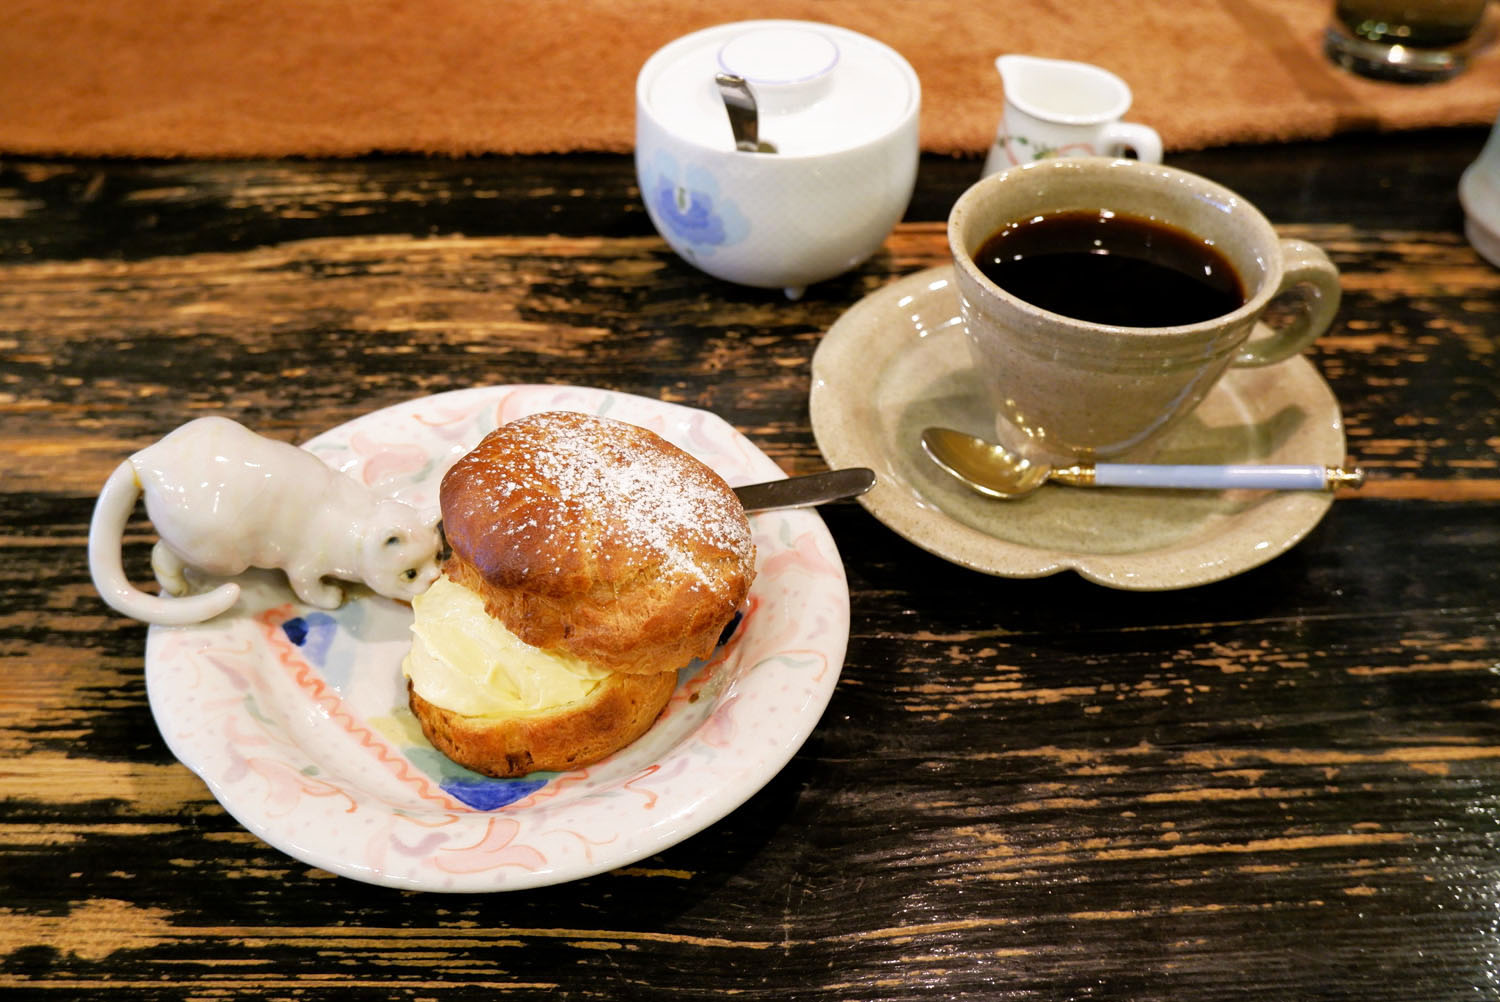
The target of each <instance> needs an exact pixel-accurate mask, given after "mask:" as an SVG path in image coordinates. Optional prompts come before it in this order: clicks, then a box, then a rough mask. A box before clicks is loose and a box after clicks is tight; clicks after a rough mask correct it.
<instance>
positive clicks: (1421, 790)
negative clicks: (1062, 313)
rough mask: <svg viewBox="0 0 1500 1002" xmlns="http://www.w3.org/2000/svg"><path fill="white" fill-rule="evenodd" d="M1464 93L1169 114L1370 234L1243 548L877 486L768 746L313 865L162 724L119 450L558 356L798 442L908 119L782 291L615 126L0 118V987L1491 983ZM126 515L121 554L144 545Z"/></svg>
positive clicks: (290, 424)
mask: <svg viewBox="0 0 1500 1002" xmlns="http://www.w3.org/2000/svg"><path fill="white" fill-rule="evenodd" d="M1483 139H1484V134H1483V132H1478V131H1468V130H1466V131H1459V132H1441V133H1433V134H1402V135H1391V136H1382V137H1356V138H1348V139H1340V140H1337V141H1333V142H1328V143H1322V144H1314V145H1306V146H1291V147H1286V148H1242V149H1225V150H1215V151H1206V152H1201V153H1194V154H1182V155H1176V156H1169V157H1168V162H1171V163H1175V164H1177V165H1179V166H1184V167H1187V168H1189V169H1193V170H1196V171H1199V172H1200V173H1204V174H1207V175H1209V176H1210V177H1213V178H1215V179H1216V180H1219V181H1222V182H1224V183H1226V184H1228V185H1230V186H1231V187H1234V188H1237V189H1238V190H1240V191H1241V192H1242V193H1244V194H1245V195H1247V196H1248V197H1249V198H1251V199H1252V200H1253V201H1255V202H1256V203H1257V204H1259V205H1260V206H1261V207H1262V208H1263V209H1264V210H1265V211H1266V213H1267V215H1269V216H1270V217H1271V218H1272V219H1273V220H1274V221H1275V222H1276V223H1277V225H1278V227H1279V228H1280V229H1282V230H1283V231H1284V232H1285V233H1287V234H1293V235H1297V236H1301V237H1305V238H1308V239H1311V240H1314V241H1316V242H1319V243H1321V244H1322V245H1323V246H1324V247H1326V248H1327V249H1328V250H1329V252H1330V253H1331V255H1332V256H1333V258H1334V259H1335V261H1336V262H1337V264H1338V265H1339V267H1340V268H1341V269H1342V272H1343V276H1344V287H1345V289H1346V298H1345V302H1344V306H1343V308H1342V311H1341V320H1340V323H1339V325H1338V327H1337V329H1336V330H1335V331H1334V332H1332V333H1331V334H1329V335H1328V336H1327V337H1325V338H1324V339H1323V340H1322V341H1321V342H1320V344H1319V345H1318V346H1317V348H1316V351H1315V352H1314V353H1313V358H1314V361H1315V362H1316V364H1317V366H1318V368H1319V369H1320V371H1321V372H1322V373H1323V374H1324V375H1325V376H1326V378H1327V379H1328V381H1329V382H1330V383H1331V385H1332V386H1333V388H1334V390H1335V391H1336V393H1337V395H1338V397H1339V399H1340V400H1341V401H1342V404H1343V408H1344V415H1345V418H1346V420H1347V426H1348V436H1349V443H1350V451H1351V453H1352V454H1353V455H1354V457H1355V458H1356V459H1357V461H1358V462H1359V463H1360V464H1361V465H1363V466H1364V467H1365V468H1366V469H1367V470H1368V471H1369V474H1370V481H1369V483H1368V484H1367V485H1366V486H1365V488H1364V489H1363V490H1361V491H1359V492H1358V493H1348V494H1344V495H1341V496H1340V498H1339V499H1338V501H1337V502H1336V504H1335V505H1334V508H1333V510H1332V511H1331V512H1330V514H1329V515H1328V516H1327V517H1326V519H1324V521H1323V522H1322V523H1321V524H1320V525H1319V526H1318V527H1317V528H1316V529H1315V530H1314V531H1313V532H1312V533H1311V535H1310V536H1309V537H1308V538H1307V539H1306V540H1304V541H1303V542H1302V543H1301V544H1300V545H1299V546H1297V547H1296V548H1295V549H1293V550H1292V551H1291V552H1289V553H1287V554H1286V555H1284V556H1281V557H1279V558H1277V559H1275V560H1273V561H1272V562H1270V563H1269V564H1267V565H1265V566H1262V567H1260V568H1257V569H1255V570H1252V571H1249V572H1247V573H1244V574H1242V575H1240V576H1238V577H1235V578H1233V579H1230V580H1227V581H1223V582H1220V583H1217V584H1211V585H1207V586H1204V587H1200V588H1196V589H1191V590H1187V591H1179V592H1168V593H1152V594H1143V593H1132V592H1122V591H1111V590H1106V589H1103V588H1100V587H1097V586H1094V585H1090V584H1087V583H1085V582H1084V581H1082V580H1081V579H1079V578H1077V577H1076V576H1073V575H1071V574H1065V575H1060V576H1056V577H1052V578H1046V579H1041V580H1030V581H1021V580H1009V579H1004V578H996V577H989V576H985V575H981V574H978V573H974V572H970V571H966V570H961V569H959V568H957V567H954V566H951V565H949V564H947V563H945V562H943V561H942V560H939V559H938V558H936V557H933V556H930V555H929V554H927V553H925V552H924V551H922V550H920V549H918V548H917V547H915V546H913V545H911V544H909V543H907V542H905V541H904V540H903V539H901V538H900V537H898V536H896V535H895V534H894V533H892V532H891V531H889V530H888V529H886V528H885V527H884V526H883V525H882V524H881V523H879V522H878V521H876V520H875V519H874V518H873V517H872V516H870V515H869V514H868V513H867V512H866V511H865V510H864V509H863V508H861V507H859V506H858V505H855V504H843V505H835V506H831V507H828V508H826V509H825V510H824V513H823V514H824V518H825V520H826V522H827V524H828V526H829V528H830V530H831V531H832V534H833V536H834V538H835V539H836V541H837V543H838V546H839V548H840V550H841V552H842V554H843V558H844V561H845V564H846V567H847V572H848V577H849V583H850V589H851V600H852V621H853V626H852V634H851V636H850V641H849V648H848V655H847V658H846V661H845V664H844V668H843V675H842V679H841V681H840V683H839V685H838V688H837V690H836V691H835V694H834V696H833V699H832V702H831V704H830V705H829V706H828V708H827V711H826V713H825V714H824V716H823V717H822V720H821V723H820V725H819V726H818V727H817V729H816V730H815V731H814V732H813V734H812V736H811V738H810V739H809V740H808V741H807V743H806V744H805V745H804V746H803V748H802V749H801V751H800V752H799V753H798V754H797V755H796V757H795V758H794V759H793V760H792V762H791V763H790V764H789V765H788V766H787V767H786V768H785V769H784V770H783V771H782V772H781V773H780V774H779V775H777V776H776V777H775V779H774V780H772V781H771V782H770V783H768V784H767V785H766V786H765V787H764V789H762V790H761V791H760V792H759V793H758V794H756V795H755V796H753V797H752V798H751V799H750V801H749V802H748V803H746V804H745V805H744V806H743V807H742V808H740V809H738V810H736V811H735V812H733V813H732V814H730V815H729V816H728V817H726V818H725V819H724V820H722V821H721V822H719V823H717V824H714V825H713V826H712V827H710V828H709V829H707V830H706V831H704V832H702V833H701V834H698V835H696V836H694V837H692V838H689V839H687V840H686V841H684V842H682V843H680V844H678V845H676V846H673V847H672V848H670V849H667V850H666V851H663V852H661V853H660V854H658V855H656V856H654V857H652V858H649V859H646V860H643V861H641V862H640V863H638V864H636V865H632V866H629V867H626V868H623V869H620V870H617V871H614V872H609V873H606V874H603V875H600V876H596V877H592V878H589V879H585V880H581V881H578V882H574V883H569V884H563V885H558V886H553V887H548V888H543V889H538V890H530V891H521V892H515V893H505V894H489V895H483V894H476V895H441V894H429V893H420V892H403V891H397V890H391V889H387V888H383V887H377V886H372V885H368V884H364V883H359V882H356V881H354V880H350V879H346V878H343V877H335V876H332V875H330V874H328V873H326V872H322V871H319V870H316V869H313V868H310V867H309V866H307V865H305V864H302V863H299V862H297V861H296V860H294V859H292V858H290V857H288V856H286V855H283V854H282V853H280V852H278V851H276V850H274V849H271V848H269V847H268V846H267V845H265V844H263V843H262V842H260V841H259V840H258V839H257V838H255V837H254V836H253V835H251V834H249V833H248V832H247V831H246V830H244V829H243V828H241V827H240V825H239V824H237V823H236V822H235V820H234V819H233V818H232V817H230V816H229V815H228V814H226V813H225V811H224V810H223V809H221V808H220V806H219V805H218V804H217V803H216V802H215V800H214V799H213V797H212V796H210V794H209V792H208V790H207V789H206V788H205V786H204V785H203V783H202V782H200V781H199V780H198V779H197V778H196V777H195V776H194V775H193V774H192V773H190V772H189V771H188V770H187V769H186V768H184V767H183V766H181V765H179V764H178V763H177V762H176V761H175V760H174V759H173V757H172V755H171V754H170V753H169V752H168V751H167V749H166V747H165V745H164V744H163V742H162V740H161V738H160V737H159V735H158V733H157V730H156V728H155V726H154V725H153V722H152V717H151V713H150V711H149V709H148V706H147V697H146V689H145V684H144V681H143V664H142V662H143V644H144V641H145V635H146V630H145V628H144V627H143V626H141V625H140V624H137V623H135V622H132V621H130V620H127V619H124V618H122V617H121V616H118V615H116V614H113V613H112V612H111V611H109V610H108V609H107V608H105V607H104V606H103V605H102V604H101V603H100V601H99V600H98V598H97V597H96V595H95V593H94V591H93V588H92V586H91V584H90V581H89V576H88V572H87V568H86V565H85V560H84V549H83V543H84V539H85V535H86V530H87V523H88V519H89V515H90V512H91V507H92V500H93V495H94V493H95V492H96V490H97V489H98V487H99V485H100V484H101V482H102V481H103V479H104V477H105V476H106V474H107V473H108V471H109V470H110V469H112V468H113V466H114V465H115V464H116V463H118V462H119V461H120V460H121V459H122V458H123V457H124V456H126V455H128V454H129V453H130V452H131V451H133V450H135V449H137V448H139V447H141V446H143V445H145V444H147V443H148V442H151V441H153V440H154V439H156V438H157V437H159V436H160V435H162V434H164V433H165V432H166V431H168V430H170V429H171V428H173V427H175V426H176V425H177V424H179V423H181V422H182V421H184V420H185V419H187V418H189V417H192V416H195V415H198V414H201V413H206V412H221V413H226V414H228V415H230V416H233V417H236V418H238V419H240V420H242V421H244V422H245V423H247V424H249V425H250V426H252V427H254V428H256V429H257V430H259V431H261V432H263V433H266V434H269V435H273V436H276V437H280V438H284V439H288V440H305V439H306V438H308V437H310V436H312V435H313V434H315V433H317V432H319V431H321V430H323V429H326V428H329V427H332V426H333V425H336V424H338V423H340V422H342V421H345V420H347V419H349V418H352V417H355V416H358V415H360V414H362V413H365V412H367V411H369V410H372V409H374V408H377V407H381V406H383V405H387V404H392V403H396V402H399V401H403V400H407V399H410V398H413V397H418V396H421V395H424V394H428V393H431V392H435V391H440V390H445V389H452V388H457V387H463V386H469V385H474V384H484V383H516V382H531V381H542V382H568V383H576V384H583V385H592V386H602V387H609V388H614V389H619V390H624V391H629V392H632V393H637V394H642V395H646V396H651V397H659V398H661V399H666V400H673V401H678V402H683V403H687V404H690V405H694V406H698V407H703V408H708V409H710V410H712V411H714V412H716V413H718V414H719V415H721V416H723V417H724V418H725V419H727V420H728V421H729V422H730V423H732V424H733V425H735V426H736V427H737V428H739V429H740V430H741V431H743V432H744V433H745V434H746V435H748V436H749V437H750V438H751V439H752V440H754V441H755V442H756V443H757V444H758V445H759V446H760V447H761V448H762V449H764V450H765V451H766V452H767V453H769V454H770V455H771V456H772V457H773V458H775V459H776V460H777V461H778V462H779V463H780V465H781V466H782V467H783V468H784V469H785V470H786V471H787V472H790V473H796V472H807V471H813V470H817V469H820V468H822V467H823V466H824V463H823V460H822V457H821V456H820V454H819V453H818V451H817V448H816V446H815V444H814V441H813V437H812V434H811V430H810V428H809V421H808V407H807V395H808V366H809V360H810V358H811V356H812V353H813V351H814V349H815V348H816V347H817V345H818V342H819V338H820V336H821V334H822V333H823V332H824V331H825V330H826V329H827V328H828V327H829V325H830V324H832V323H833V322H834V320H835V319H837V318H838V317H839V315H840V314H841V313H842V312H843V311H844V310H846V309H847V308H849V307H850V306H851V305H852V304H853V303H855V302H857V301H858V300H859V299H860V298H861V297H862V296H863V295H865V294H866V293H869V292H871V291H872V290H875V289H877V288H879V287H880V286H882V285H883V284H885V283H887V282H890V281H891V280H893V279H894V278H896V277H898V276H900V275H903V274H906V273H908V272H911V271H915V270H917V269H918V268H921V267H925V266H928V265H931V264H934V263H940V262H942V261H943V260H944V259H945V256H946V251H945V244H944V236H943V226H942V220H943V219H944V217H945V215H946V212H947V209H948V207H949V206H950V205H951V204H952V201H953V199H954V198H955V197H956V196H957V194H958V192H959V191H961V190H962V188H963V187H964V186H966V185H967V184H968V183H970V182H971V181H972V180H973V179H974V178H975V176H976V175H977V171H978V164H977V163H976V162H974V161H951V160H937V159H934V160H930V161H926V162H924V164H923V169H922V173H921V177H920V180H919V185H918V191H917V195H916V197H915V199H914V201H913V204H912V207H911V210H910V212H909V214H908V220H907V221H906V222H905V223H903V224H902V225H901V226H900V228H899V229H898V230H897V231H896V232H895V234H894V235H893V236H892V237H891V238H890V240H889V242H888V244H887V246H886V249H885V251H884V252H882V253H881V254H880V255H879V256H878V257H877V258H875V259H874V260H872V261H871V262H869V263H868V264H866V265H865V266H863V267H862V268H860V269H859V270H858V271H857V272H856V273H854V274H852V275H849V276H847V277H844V278H841V279H838V280H835V281H832V282H828V283H825V284H823V285H819V286H816V287H814V288H813V289H812V290H810V291H809V293H808V295H807V296H806V298H804V299H803V300H802V301H800V302H796V303H790V302H787V301H786V300H785V299H784V298H782V297H781V295H780V294H779V293H774V292H760V291H755V290H749V289H742V288H737V287H732V286H729V285H726V284H723V283H720V282H718V281H716V280H713V279H710V278H708V277H706V276H704V275H702V274H699V273H698V272H696V271H694V270H692V269H690V268H688V267H687V266H685V265H684V264H682V263H681V262H679V261H678V260H677V259H676V258H675V257H674V256H673V255H672V254H671V253H670V252H669V251H668V250H667V249H666V247H665V245H664V244H663V243H662V242H661V241H660V240H659V239H658V238H657V236H656V235H655V233H654V232H653V230H652V229H651V226H650V224H649V222H648V220H647V218H646V216H645V213H644V212H643V210H642V208H641V205H640V202H639V198H638V194H637V192H636V191H635V189H634V186H633V176H632V168H631V164H630V162H629V160H628V159H625V158H615V157H600V158H588V157H577V158H574V157H569V158H553V157H538V158H529V159H513V160H512V159H475V160H465V161H444V160H420V159H388V160H355V161H337V162H260V163H170V162H168V163H108V162H99V163H96V162H86V163H80V162H38V161H30V160H25V159H17V158H10V159H6V160H3V161H0V453H3V456H0V463H3V468H4V474H3V477H4V485H5V486H4V491H3V494H0V547H3V550H4V559H3V561H0V590H3V596H4V606H3V611H0V656H3V678H4V680H5V684H4V685H3V687H0V748H3V754H4V758H3V760H0V986H3V988H4V989H8V990H9V992H10V993H11V994H14V995H15V996H16V997H18V998H20V997H24V998H28V999H29V998H43V999H70V1000H71V999H95V998H105V997H115V996H127V997H134V998H145V999H184V1000H185V999H224V998H232V999H241V998H245V999H248V998H272V999H338V1000H349V999H374V998H404V999H447V998H525V997H533V996H541V995H544V994H547V995H551V996H555V997H558V998H569V999H575V998H576V999H583V998H599V999H653V1000H657V999H665V998H682V999H700V998H709V997H731V996H733V997H738V998H750V999H850V1000H853V999H860V1000H864V999H880V1000H896V999H917V998H964V999H981V998H983V999H1014V1000H1021V999H1037V1000H1057V999H1124V998H1147V999H1174V1000H1178V999H1202V1000H1205V1002H1207V1000H1213V1002H1223V1000H1226V999H1263V1000H1267V1002H1271V1000H1275V1002H1283V1000H1289V999H1345V998H1347V999H1359V1000H1363V1002H1372V1000H1387V999H1388V1000H1392V1002H1398V1000H1399V1002H1411V1000H1419V999H1421V1000H1448V999H1453V1000H1460V999H1461V1000H1470V999H1477V998H1497V997H1500V834H1497V833H1500V762H1497V759H1500V724H1497V718H1500V684H1497V675H1500V468H1497V462H1496V452H1497V447H1500V400H1497V394H1500V295H1497V294H1500V270H1496V269H1495V268H1492V267H1491V266H1489V265H1487V264H1486V263H1484V262H1483V261H1482V260H1481V259H1480V258H1479V257H1478V256H1477V255H1476V254H1475V253H1474V252H1473V250H1472V249H1471V248H1470V247H1469V245H1468V244H1467V243H1466V242H1465V240H1464V238H1463V235H1462V214H1461V211H1460V208H1459V204H1458V201H1457V198H1456V184H1457V182H1458V178H1459V174H1460V172H1461V171H1462V169H1463V168H1464V167H1466V166H1467V165H1468V164H1469V163H1470V162H1471V161H1472V160H1473V158H1474V157H1475V155H1476V154H1477V153H1478V151H1479V148H1480V146H1481V144H1482V142H1483ZM149 538H151V537H150V529H149V526H148V524H147V523H146V522H145V521H144V518H142V519H141V520H140V521H138V522H136V523H134V524H133V527H132V536H131V541H132V545H131V547H130V549H129V553H128V560H127V568H128V569H129V570H130V572H131V574H132V576H133V577H134V578H135V579H136V580H147V579H148V578H149V571H148V570H147V568H146V554H147V551H148V549H149V547H148V546H146V545H145V543H146V541H147V540H148V539H149Z"/></svg>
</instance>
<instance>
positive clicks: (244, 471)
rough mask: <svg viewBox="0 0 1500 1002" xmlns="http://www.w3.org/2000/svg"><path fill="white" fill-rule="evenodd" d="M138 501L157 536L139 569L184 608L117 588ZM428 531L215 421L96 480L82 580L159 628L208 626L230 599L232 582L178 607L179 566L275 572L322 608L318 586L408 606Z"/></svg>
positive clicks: (282, 448)
mask: <svg viewBox="0 0 1500 1002" xmlns="http://www.w3.org/2000/svg"><path fill="white" fill-rule="evenodd" d="M143 494H144V495H145V499H146V514H147V515H148V516H149V517H150V519H151V522H152V524H153V525H155V527H156V531H157V534H158V535H159V536H160V541H159V542H158V543H157V544H156V547H155V548H154V549H153V550H152V551H151V569H152V570H153V571H154V572H155V574H156V579H157V581H158V582H160V584H161V586H162V590H163V591H164V592H167V593H170V594H171V595H174V596H186V597H179V598H166V597H163V596H158V595H150V594H147V593H146V592H143V591H141V590H140V589H138V588H136V587H135V586H134V585H132V584H131V583H130V582H129V581H128V580H127V579H126V577H125V571H124V567H123V562H122V558H121V553H120V550H121V543H122V539H123V536H124V532H125V525H126V523H127V522H128V521H129V520H130V515H131V512H132V511H134V509H135V502H136V499H137V498H138V497H140V496H141V495H143ZM437 520H438V513H437V512H436V511H435V510H434V511H433V512H432V513H431V514H427V515H424V514H423V513H421V512H419V511H417V509H415V508H413V507H412V506H411V505H409V504H406V503H405V502H402V501H397V500H394V499H390V498H380V497H378V496H377V495H376V494H374V493H373V492H372V491H371V490H370V489H369V488H367V487H366V486H364V485H363V484H361V483H360V482H359V481H357V480H355V479H354V478H353V477H350V476H347V475H345V474H343V473H340V472H338V471H337V470H333V469H330V468H329V467H328V466H326V465H324V464H323V462H322V461H320V460H319V459H318V458H317V457H316V456H314V455H313V454H312V453H310V452H307V451H305V450H303V449H299V448H297V447H296V446H293V445H288V444H287V443H285V442H278V441H275V440H274V439H269V438H264V437H262V436H260V435H257V434H255V433H254V432H252V431H250V430H249V429H248V428H245V427H244V426H243V425H240V424H237V423H235V422H234V421H230V420H229V419H227V418H221V417H206V418H199V419H198V420H196V421H190V422H188V423H187V424H185V425H183V426H182V427H180V428H178V429H177V430H176V431H173V432H172V433H171V434H169V435H167V436H166V437H165V438H163V439H162V440H161V441H159V442H157V443H156V444H154V445H150V446H147V447H146V448H144V449H142V450H141V451H140V452H137V453H135V454H134V455H133V456H131V457H130V458H129V459H127V460H126V461H125V462H123V463H121V464H120V465H119V467H117V468H116V469H115V471H114V473H112V474H111V475H110V477H109V479H108V480H106V481H105V483H104V487H103V489H102V490H101V491H100V492H99V500H98V502H97V503H96V504H95V506H94V517H93V521H92V522H91V523H90V525H89V571H90V573H91V574H92V575H93V579H94V587H96V588H97V589H98V590H99V594H100V596H101V597H102V598H103V599H104V601H105V602H106V603H108V604H109V605H110V606H112V607H113V608H115V609H116V610H118V611H119V612H123V613H124V614H125V615H127V616H131V617H133V618H135V619H139V620H142V621H143V622H147V623H156V624H160V625H164V626H180V625H184V624H188V623H198V622H202V621H203V620H206V619H211V618H213V617H214V616H217V615H218V614H219V613H221V612H223V611H225V610H226V609H228V608H229V607H230V606H232V605H234V603H235V601H236V600H237V599H238V598H239V591H240V589H239V585H237V584H234V583H233V582H227V583H225V584H221V585H219V586H218V587H217V588H214V589H213V590H211V591H208V592H204V593H202V594H199V595H191V596H188V595H187V592H188V591H189V586H188V582H187V579H186V578H185V577H184V576H183V570H184V568H186V567H195V568H199V569H201V570H203V571H206V572H208V573H210V574H216V575H232V574H239V573H241V572H242V571H244V570H246V569H247V568H250V567H273V568H280V569H281V570H284V571H286V575H287V580H288V582H289V583H290V584H291V586H292V590H293V591H294V592H295V593H296V595H297V597H298V598H299V599H301V600H302V601H303V602H306V603H308V604H309V605H314V606H318V607H319V608H324V609H332V608H334V607H336V606H337V605H339V603H340V602H342V601H343V597H344V593H343V589H342V588H341V587H340V586H339V585H337V584H335V583H333V582H332V581H331V580H329V579H338V580H345V581H362V582H364V583H365V584H367V585H369V586H370V588H372V589H373V590H374V591H376V592H378V593H379V594H381V595H385V596H387V597H389V598H396V599H403V600H410V599H412V598H413V597H415V596H416V595H419V594H421V593H422V592H423V591H425V590H426V589H427V586H428V585H430V584H432V582H433V581H434V580H435V579H436V578H437V575H438V567H437V554H438V550H439V547H440V535H439V531H438V528H437Z"/></svg>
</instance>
